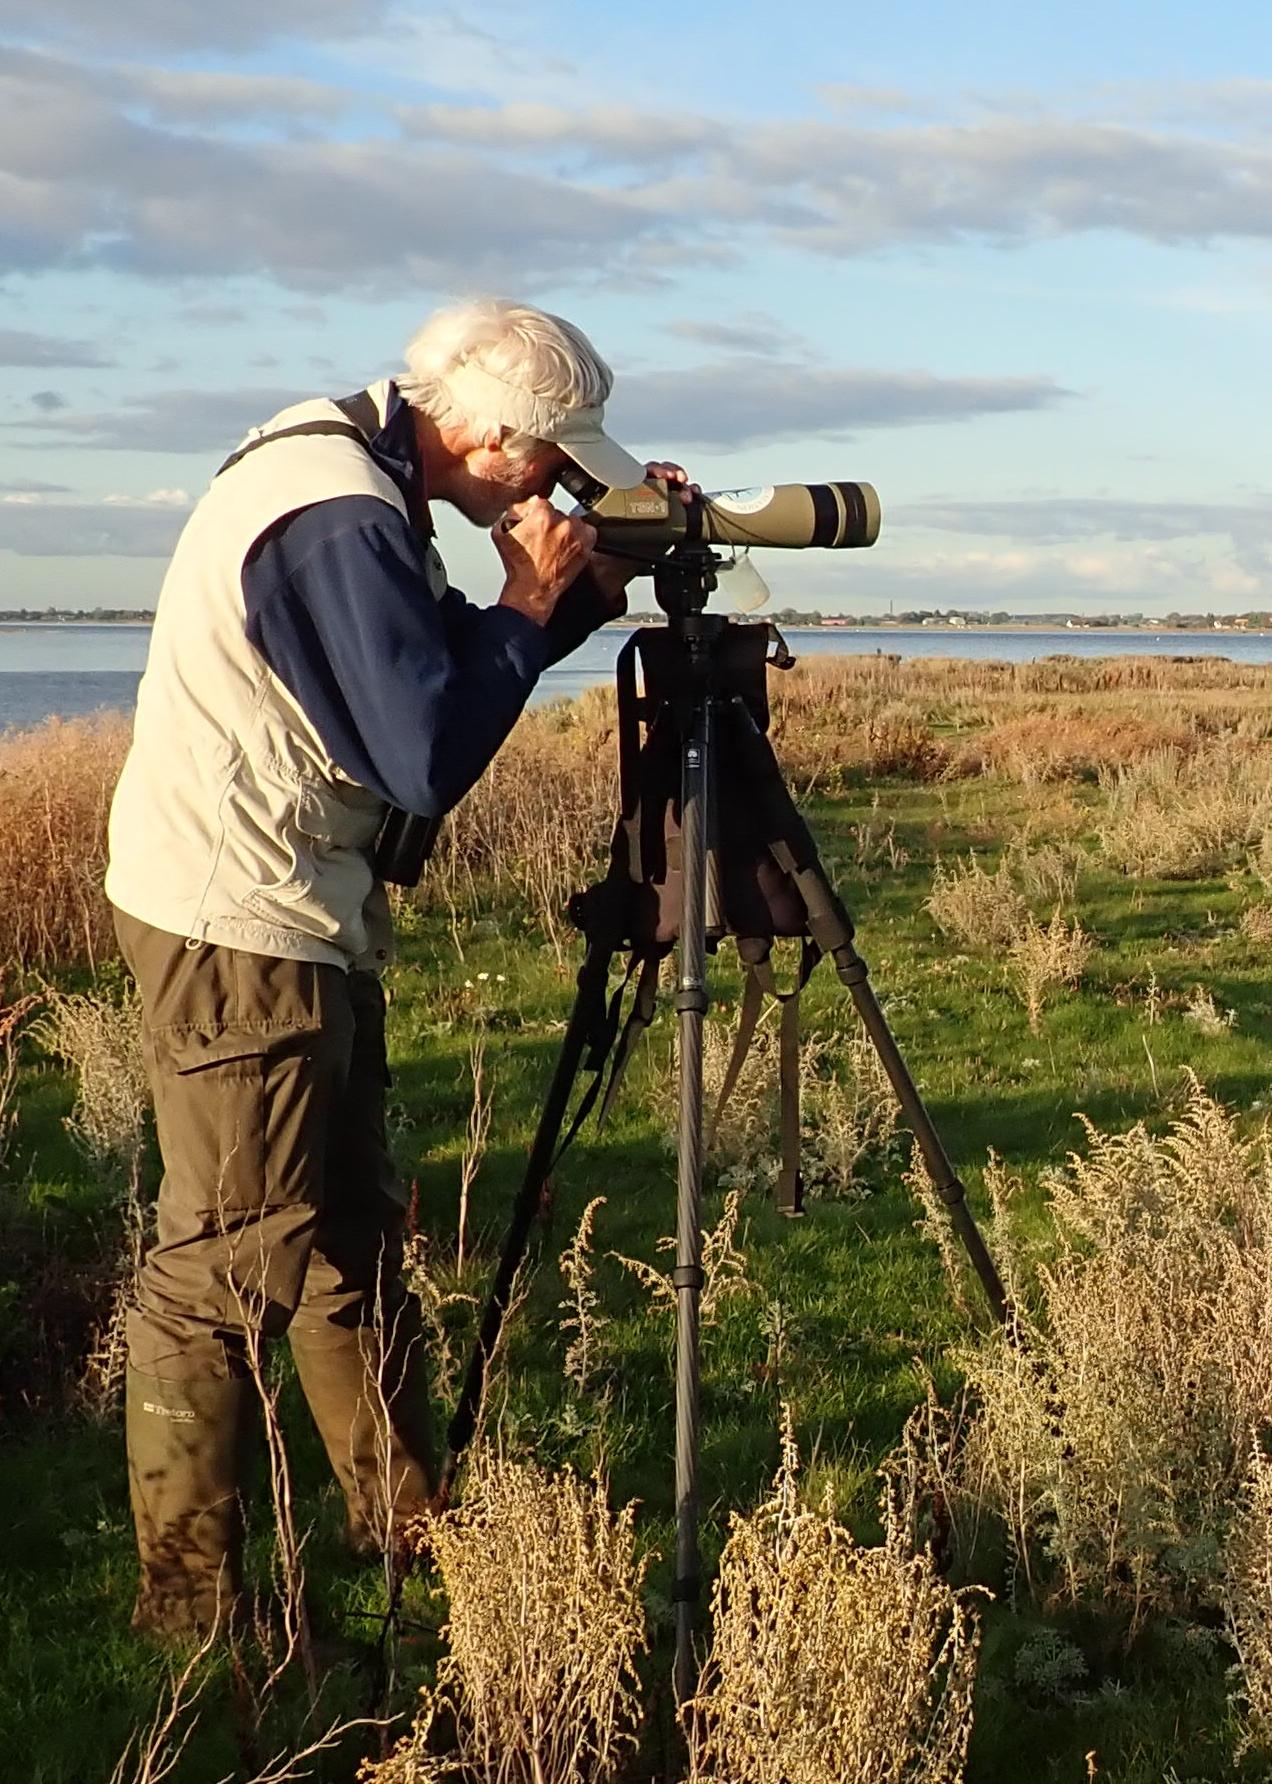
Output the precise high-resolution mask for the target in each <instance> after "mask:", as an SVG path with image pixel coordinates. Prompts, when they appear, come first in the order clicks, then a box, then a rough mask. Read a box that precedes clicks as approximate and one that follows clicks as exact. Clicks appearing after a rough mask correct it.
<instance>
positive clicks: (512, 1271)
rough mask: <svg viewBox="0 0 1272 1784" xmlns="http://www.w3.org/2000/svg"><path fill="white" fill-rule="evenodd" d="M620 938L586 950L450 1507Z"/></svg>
mask: <svg viewBox="0 0 1272 1784" xmlns="http://www.w3.org/2000/svg"><path fill="white" fill-rule="evenodd" d="M616 941H617V938H616V937H612V936H604V937H601V938H599V939H597V940H596V941H593V942H592V943H591V944H590V945H589V947H588V950H587V953H586V954H585V955H584V958H583V964H582V966H581V967H580V968H579V976H578V994H577V996H576V997H575V1000H574V1008H573V1010H572V1011H571V1012H570V1020H569V1022H568V1024H567V1026H566V1031H565V1037H564V1039H563V1040H562V1042H561V1051H560V1053H559V1054H558V1056H557V1063H556V1069H555V1071H554V1072H553V1074H552V1082H551V1084H550V1085H549V1087H548V1093H547V1096H546V1098H545V1099H544V1104H543V1111H542V1113H541V1114H540V1116H539V1125H538V1128H537V1129H536V1131H535V1136H534V1143H533V1145H532V1146H531V1148H530V1156H529V1158H528V1159H527V1161H526V1169H525V1175H524V1176H523V1178H522V1180H521V1188H520V1189H519V1190H518V1191H517V1199H516V1201H515V1202H514V1203H513V1209H512V1220H511V1222H510V1224H509V1227H508V1235H507V1238H506V1239H505V1240H504V1248H503V1253H502V1255H501V1257H500V1259H499V1268H498V1270H497V1272H496V1274H495V1282H494V1287H493V1288H492V1289H491V1291H490V1298H489V1300H488V1301H487V1302H486V1308H485V1312H484V1313H483V1314H482V1319H481V1327H480V1329H479V1331H478V1335H477V1342H476V1344H475V1345H474V1346H473V1353H472V1356H471V1357H470V1359H469V1363H468V1372H467V1374H466V1375H465V1377H464V1386H463V1389H462V1391H461V1393H460V1396H459V1401H458V1404H457V1405H456V1408H455V1414H454V1417H453V1418H452V1419H451V1422H450V1426H449V1429H448V1430H447V1433H446V1456H445V1460H444V1461H443V1463H442V1472H441V1476H440V1479H439V1483H438V1490H437V1503H438V1504H439V1506H443V1507H444V1506H445V1505H446V1504H447V1503H448V1502H449V1500H450V1495H451V1489H452V1488H453V1486H454V1484H455V1475H456V1473H457V1471H458V1469H459V1458H460V1456H461V1455H462V1453H463V1451H464V1450H465V1449H466V1448H467V1446H468V1443H469V1441H470V1439H471V1438H472V1435H473V1431H474V1429H475V1427H476V1423H477V1415H478V1412H479V1411H480V1408H481V1401H482V1396H483V1394H484V1393H485V1391H486V1370H487V1369H488V1367H489V1365H490V1359H491V1357H492V1356H493V1355H494V1350H495V1346H496V1344H498V1342H499V1333H500V1330H501V1328H502V1326H503V1317H504V1313H505V1311H506V1310H507V1306H508V1298H509V1296H510V1295H511V1293H512V1286H513V1283H514V1282H515V1280H516V1276H517V1271H518V1270H519V1269H520V1267H521V1261H522V1259H523V1258H524V1256H525V1253H526V1246H527V1244H528V1243H529V1239H530V1229H531V1227H532V1226H533V1224H534V1217H535V1215H536V1214H537V1213H538V1210H539V1207H540V1204H541V1202H542V1198H543V1186H544V1184H545V1183H546V1182H547V1180H548V1177H549V1175H550V1173H551V1170H552V1163H553V1160H554V1158H555V1156H556V1146H557V1141H558V1140H559V1138H560V1135H561V1129H562V1127H563V1125H564V1123H565V1112H566V1109H567V1107H568V1106H569V1101H570V1092H571V1091H572V1090H573V1088H574V1081H575V1079H576V1078H577V1077H578V1074H579V1067H580V1065H581V1063H582V1060H583V1055H584V1052H585V1051H586V1049H587V1046H588V1043H589V1041H590V1039H591V1036H592V1034H593V1032H594V1030H595V1027H596V1022H597V1013H598V1011H603V1010H604V1007H605V987H606V981H607V979H608V977H609V967H610V961H611V960H612V959H613V957H614V952H615V946H616Z"/></svg>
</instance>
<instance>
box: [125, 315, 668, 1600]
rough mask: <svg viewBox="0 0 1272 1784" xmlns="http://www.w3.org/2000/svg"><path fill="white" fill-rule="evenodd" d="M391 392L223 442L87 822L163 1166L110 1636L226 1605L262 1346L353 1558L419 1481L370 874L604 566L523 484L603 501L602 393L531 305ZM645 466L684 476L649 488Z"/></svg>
mask: <svg viewBox="0 0 1272 1784" xmlns="http://www.w3.org/2000/svg"><path fill="white" fill-rule="evenodd" d="M406 359H407V367H408V369H407V371H406V372H405V373H404V374H403V375H402V376H400V377H399V378H398V379H396V380H395V381H386V382H383V383H380V384H375V385H372V386H371V387H370V388H369V389H368V390H367V391H365V392H362V393H360V394H359V395H358V396H357V397H355V398H352V399H347V400H345V401H344V402H343V404H340V405H338V404H336V403H334V402H331V401H327V400H325V399H319V400H317V401H314V402H307V403H301V404H299V405H298V406H297V407H295V408H293V409H288V410H285V411H284V412H283V413H282V414H281V415H277V416H275V417H274V419H273V420H272V421H269V422H267V423H266V424H265V425H264V427H263V428H260V429H256V430H253V433H252V434H250V435H249V436H248V439H247V441H246V442H245V443H244V445H243V446H242V447H241V448H240V449H239V451H238V452H237V453H235V454H234V455H232V457H231V458H230V459H229V460H227V462H226V464H225V465H224V466H223V467H222V469H221V471H220V472H219V473H218V474H217V476H216V477H215V478H214V479H213V482H212V485H211V487H210V489H209V491H208V493H207V494H206V495H205V496H204V498H203V500H202V501H201V502H200V503H199V505H198V507H197V508H196V509H195V511H194V513H193V515H192V516H191V518H190V521H189V523H188V525H187V526H186V528H185V531H184V532H183V534H182V536H181V539H180V540H179V542H178V544H177V547H176V551H175V554H174V556H173V559H172V563H171V565H170V567H169V570H168V574H167V576H166V579H165V582H164V586H163V590H162V593H161V596H160V600H159V604H158V610H157V613H156V618H155V626H154V633H153V637H152V641H151V647H150V656H149V660H148V664H147V668H146V674H145V676H144V678H143V680H142V684H141V688H140V691H139V694H138V702H137V717H136V727H135V732H134V739H133V744H132V748H131V751H130V753H129V756H128V759H127V761H126V763H125V765H124V770H123V774H122V776H121V778H120V782H119V787H118V790H117V792H116V795H115V801H114V805H113V808H112V812H111V823H110V866H109V870H108V873H107V879H106V889H107V893H108V895H109V897H110V899H111V901H112V903H113V904H114V906H115V909H116V925H117V930H118V934H119V939H120V944H121V947H122V948H123V951H124V954H125V957H126V958H127V960H128V963H129V965H130V966H131V968H132V970H133V972H134V974H135V976H136V979H137V982H138V985H139V986H140V989H141V996H142V1003H143V1008H144V1012H145V1044H146V1053H147V1063H148V1070H149V1073H150V1079H151V1084H152V1088H153V1091H154V1098H155V1110H156V1119H157V1125H158V1134H159V1143H160V1148H161V1151H162V1154H163V1160H164V1167H165V1174H164V1180H163V1184H162V1187H161V1190H160V1195H159V1210H158V1235H157V1239H156V1242H155V1244H154V1245H153V1246H152V1248H151V1249H150V1251H149V1253H148V1254H147V1257H146V1260H145V1263H144V1266H143V1270H142V1276H141V1282H140V1288H139V1295H138V1303H137V1305H136V1307H135V1308H134V1309H133V1310H132V1312H131V1314H130V1318H129V1327H128V1348H129V1369H128V1381H127V1441H128V1460H129V1480H130V1489H131V1495H132V1505H133V1515H134V1520H135V1523H136V1529H137V1542H138V1549H139V1554H140V1560H141V1584H140V1591H139V1594H138V1598H137V1606H136V1610H135V1612H134V1626H135V1627H138V1628H142V1629H150V1630H155V1631H157V1632H161V1633H166V1634H173V1635H183V1634H186V1633H191V1632H195V1631H200V1630H204V1629H207V1628H208V1627H210V1626H212V1625H213V1624H215V1623H216V1622H217V1621H218V1620H220V1619H224V1618H225V1617H226V1616H228V1615H229V1614H231V1613H232V1611H233V1608H234V1605H235V1601H236V1599H237V1596H238V1593H239V1591H240V1588H241V1542H242V1533H241V1512H240V1503H239V1496H240V1489H241V1485H242V1474H243V1466H244V1448H245V1443H246V1441H247V1438H248V1435H249V1432H250V1427H251V1424H252V1422H253V1413H254V1410H255V1406H254V1402H255V1400H256V1398H257V1397H258V1388H257V1386H256V1384H255V1383H254V1382H253V1379H252V1372H253V1365H254V1362H257V1361H259V1356H260V1349H261V1340H265V1339H270V1338H274V1337H277V1336H279V1335H281V1334H282V1333H284V1332H286V1333H287V1335H288V1337H289V1340H290V1343H291V1347H292V1351H293V1354H294V1357H295V1361H296V1367H297V1371H298V1374H299V1377H300V1381H301V1385H302V1387H303V1389H304V1392H305V1394H306V1397H307V1399H308V1401H309V1404H310V1407H311V1409H312V1412H313V1415H314V1418H315V1420H316V1422H317V1425H318V1428H319V1431H320V1433H321V1436H322V1439H323V1442H324V1444H325V1446H326V1449H327V1452H328V1455H329V1457H330V1459H331V1462H332V1465H333V1467H334V1469H335V1472H336V1475H337V1477H338V1479H339V1481H340V1484H341V1487H342V1489H343V1491H344V1494H345V1498H346V1504H347V1509H348V1527H349V1534H350V1537H351V1539H352V1541H353V1542H354V1544H355V1545H356V1546H358V1547H360V1548H378V1547H379V1546H380V1545H381V1544H384V1543H386V1542H389V1541H391V1540H392V1533H393V1530H394V1527H395V1526H397V1525H400V1523H401V1522H402V1520H403V1519H404V1518H405V1517H407V1516H409V1515H411V1514H412V1513H413V1512H415V1511H417V1510H418V1509H419V1508H420V1507H421V1506H422V1505H423V1504H424V1502H425V1501H426V1500H427V1498H428V1496H429V1494H430V1491H431V1488H432V1484H433V1483H432V1472H431V1470H432V1464H431V1448H430V1439H429V1431H428V1418H427V1406H428V1396H427V1385H426V1381H425V1376H424V1370H423V1359H422V1357H421V1355H420V1342H419V1332H420V1326H419V1314H418V1309H417V1307H416V1306H415V1304H414V1303H413V1301H412V1300H411V1298H410V1297H409V1296H408V1295H407V1294H406V1293H405V1291H404V1289H403V1287H402V1284H401V1281H400V1275H399V1266H400V1257H401V1238H402V1223H403V1205H402V1198H401V1195H400V1193H399V1189H398V1185H397V1183H396V1182H395V1179H394V1175H393V1169H392V1165H391V1162H390V1159H389V1153H388V1148H387V1145H386V1141H385V1132H384V1087H385V1083H386V1079H387V1072H386V1066H385V1043H384V999H383V995H382V992H381V990H380V984H379V978H378V974H379V972H380V971H381V970H382V968H383V967H384V966H385V964H386V963H387V962H388V961H389V959H390V957H391V951H392V938H391V928H390V923H389V914H388V903H387V899H386V896H385V891H384V887H383V884H382V883H381V882H380V881H379V880H378V879H377V878H376V876H375V873H374V870H373V865H372V854H373V849H374V844H375V839H376V836H377V833H378V831H379V829H380V827H381V824H382V822H383V820H384V818H385V814H386V811H387V810H388V808H389V807H397V808H399V809H400V810H404V811H406V812H412V813H418V814H420V815H421V816H422V817H425V818H430V817H436V816H440V815H441V814H442V813H444V812H445V811H447V810H449V809H450V808H451V807H452V806H453V805H455V804H456V802H457V801H458V800H459V799H461V798H462V797H463V795H464V793H465V792H467V790H468V789H469V787H471V786H472V784H473V783H474V781H476V779H477V778H478V777H479V775H480V774H481V773H482V771H483V770H484V769H485V767H486V766H487V764H488V763H489V762H490V760H491V758H492V757H493V756H494V754H495V752H496V751H497V750H498V748H499V746H500V744H501V743H502V742H503V740H504V738H505V737H506V736H507V734H508V732H509V730H510V729H511V727H512V725H513V723H514V722H515V720H516V718H517V716H518V714H519V713H520V712H521V710H522V707H523V706H524V705H525V702H526V699H527V698H528V696H529V694H530V692H531V690H532V689H533V687H534V684H535V681H536V679H537V678H538V676H539V674H540V673H541V672H542V670H543V669H544V668H545V667H546V666H547V665H548V664H550V663H552V662H554V661H556V660H557V659H558V658H559V657H561V656H563V655H564V654H566V652H568V651H570V650H572V649H573V648H575V646H577V645H578V644H579V643H581V642H582V640H583V639H584V638H585V637H586V636H587V635H588V634H589V633H590V632H591V631H593V630H594V629H595V627H596V626H598V625H599V624H601V623H602V622H603V621H604V620H605V619H606V618H608V617H611V616H612V615H615V614H618V613H621V612H622V611H623V610H624V607H625V602H626V597H625V594H624V584H625V582H626V580H627V576H626V575H625V574H623V573H622V569H621V566H620V565H619V564H618V563H616V562H615V561H614V560H610V561H609V562H608V563H607V562H605V561H604V560H603V559H600V560H598V562H597V563H596V564H595V565H592V564H591V561H590V560H591V554H592V550H593V547H594V545H595V533H594V531H593V529H592V528H590V527H589V526H587V525H586V524H585V523H583V522H582V521H580V520H578V519H576V518H571V517H568V516H567V515H565V514H563V513H561V512H559V511H558V510H557V509H556V508H554V507H553V506H552V505H551V503H550V502H549V500H548V499H547V498H548V493H549V491H550V490H551V489H552V486H553V483H554V481H555V478H556V476H557V474H558V472H559V471H561V470H562V469H563V468H564V467H565V466H566V465H567V464H568V463H569V462H570V461H573V462H575V463H577V464H579V465H581V466H582V467H583V468H584V469H585V470H586V471H588V472H589V473H590V474H592V475H593V476H595V477H597V478H598V479H600V480H601V481H602V482H604V483H607V484H610V485H618V486H622V487H630V486H631V485H633V484H635V483H639V482H640V481H641V480H642V479H643V478H644V477H645V475H646V474H647V471H646V467H645V466H643V465H641V464H639V463H638V462H637V461H636V460H635V459H633V458H631V457H630V456H629V455H628V454H627V453H625V452H624V451H623V450H622V448H621V447H619V446H617V445H615V444H614V442H613V441H611V440H610V439H608V438H607V436H606V435H605V433H604V432H603V429H602V425H601V423H602V419H603V405H604V402H605V400H606V398H607V397H608V395H609V391H610V386H611V382H612V379H611V374H610V372H609V370H608V368H607V367H606V365H605V364H604V362H603V361H602V360H601V359H600V358H599V357H598V355H597V354H596V352H595V350H594V349H593V348H592V346H591V344H590V343H589V342H588V341H587V339H586V338H585V337H584V336H583V335H582V334H581V333H580V332H579V331H578V330H577V329H575V328H573V327H572V326H571V325H570V324H568V323H566V322H563V321H562V320H561V319H560V318H557V317H553V316H549V315H547V314H545V313H544V312H542V311H538V310H533V309H529V308H526V307H523V306H516V305H512V304H507V303H499V302H493V301H483V302H480V303H474V304H467V305H464V306H461V307H459V308H457V309H455V310H452V311H447V312H443V313H441V314H439V315H437V316H435V317H433V318H432V320H431V321H430V322H428V323H427V324H426V325H425V327H424V328H423V329H422V331H421V332H420V334H419V335H417V337H416V338H415V340H414V341H412V343H411V345H410V347H409V348H408V350H407V355H406ZM648 469H649V470H650V471H654V472H656V473H658V474H660V475H666V476H668V477H669V478H670V479H671V480H672V481H674V482H677V483H680V484H683V483H684V473H683V471H681V470H680V469H679V467H676V466H650V467H648ZM438 501H442V502H449V503H451V504H452V505H453V506H454V507H456V508H458V509H459V511H460V512H461V513H462V514H464V515H465V516H466V517H467V518H468V519H469V520H470V521H472V522H474V523H475V524H477V525H480V526H485V527H493V529H494V531H493V534H492V538H493V542H494V546H495V549H496V551H497V553H498V555H499V558H500V559H501V560H502V566H503V586H502V590H501V592H500V595H499V599H498V602H497V603H496V604H495V605H494V606H491V607H487V608H475V607H471V606H469V605H468V604H467V602H466V601H465V600H464V597H463V596H462V595H461V594H460V593H459V592H458V591H457V590H455V589H453V588H450V587H449V586H448V584H447V578H446V572H445V568H444V566H443V564H442V561H441V558H440V557H439V556H438V553H437V550H436V548H435V546H434V545H433V543H432V525H431V521H430V504H431V503H434V502H438Z"/></svg>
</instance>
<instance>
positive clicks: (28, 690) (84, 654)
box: [0, 622, 1272, 730]
mask: <svg viewBox="0 0 1272 1784" xmlns="http://www.w3.org/2000/svg"><path fill="white" fill-rule="evenodd" d="M626 638H627V633H626V632H625V631H623V630H621V629H618V628H613V629H610V630H607V631H604V632H598V633H597V634H596V635H595V636H594V637H592V638H589V639H588V641H587V643H586V644H585V645H584V646H583V647H582V649H580V650H578V651H576V652H575V653H574V655H573V656H572V657H571V658H570V659H569V661H568V662H566V663H562V664H560V665H558V667H557V668H555V669H549V670H548V671H547V673H546V674H545V675H544V676H543V677H542V678H541V679H540V682H539V685H538V687H537V688H536V689H535V692H534V697H533V698H534V703H535V704H536V705H537V704H539V703H540V702H542V701H544V700H554V699H559V698H562V697H568V696H573V695H575V694H579V693H581V692H582V691H583V689H584V688H587V687H592V686H594V685H595V684H596V683H598V682H605V681H609V680H611V679H612V677H613V674H614V662H615V659H616V658H617V656H618V653H619V651H620V650H621V648H622V646H623V643H624V642H625V640H626ZM786 638H787V642H788V643H789V644H790V646H791V649H792V650H793V651H794V652H795V654H796V655H797V656H833V655H844V654H848V655H856V656H873V655H874V654H875V653H876V652H877V651H882V652H884V653H885V654H887V653H891V654H892V655H895V656H901V657H962V658H977V659H997V660H998V661H1000V662H1012V663H1023V662H1028V661H1030V660H1031V659H1032V658H1034V657H1050V656H1057V655H1069V656H1077V657H1113V656H1140V655H1147V656H1215V657H1231V658H1232V659H1233V660H1234V661H1236V662H1240V663H1267V662H1272V633H1268V632H1103V631H1096V632H1086V631H1076V632H1069V631H1043V630H1041V629H1036V630H1035V629H1031V630H1028V631H1020V632H989V631H980V630H977V631H969V632H960V631H950V630H947V629H946V628H944V627H940V628H937V627H926V628H925V627H914V628H909V627H905V628H903V627H896V626H888V627H883V628H880V629H878V630H866V629H865V628H857V627H853V628H851V629H850V628H848V627H845V628H843V629H842V630H840V629H838V628H831V629H822V628H816V627H803V626H791V627H789V628H788V629H787V631H786ZM149 640H150V633H149V630H148V628H146V627H145V626H105V625H30V626H28V625H22V626H18V625H13V624H11V623H3V622H0V730H5V729H9V728H18V729H21V728H22V727H25V726H27V725H35V724H38V723H39V722H40V720H41V719H45V718H48V717H50V716H51V715H53V714H56V715H57V716H58V717H60V718H74V717H77V716H79V715H80V714H82V713H91V712H97V711H100V710H101V709H102V708H118V709H122V710H125V711H129V710H131V708H132V706H133V704H134V703H135V701H136V697H137V683H138V681H139V680H140V678H141V671H142V669H143V668H144V666H145V661H146V647H147V645H148V643H149Z"/></svg>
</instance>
